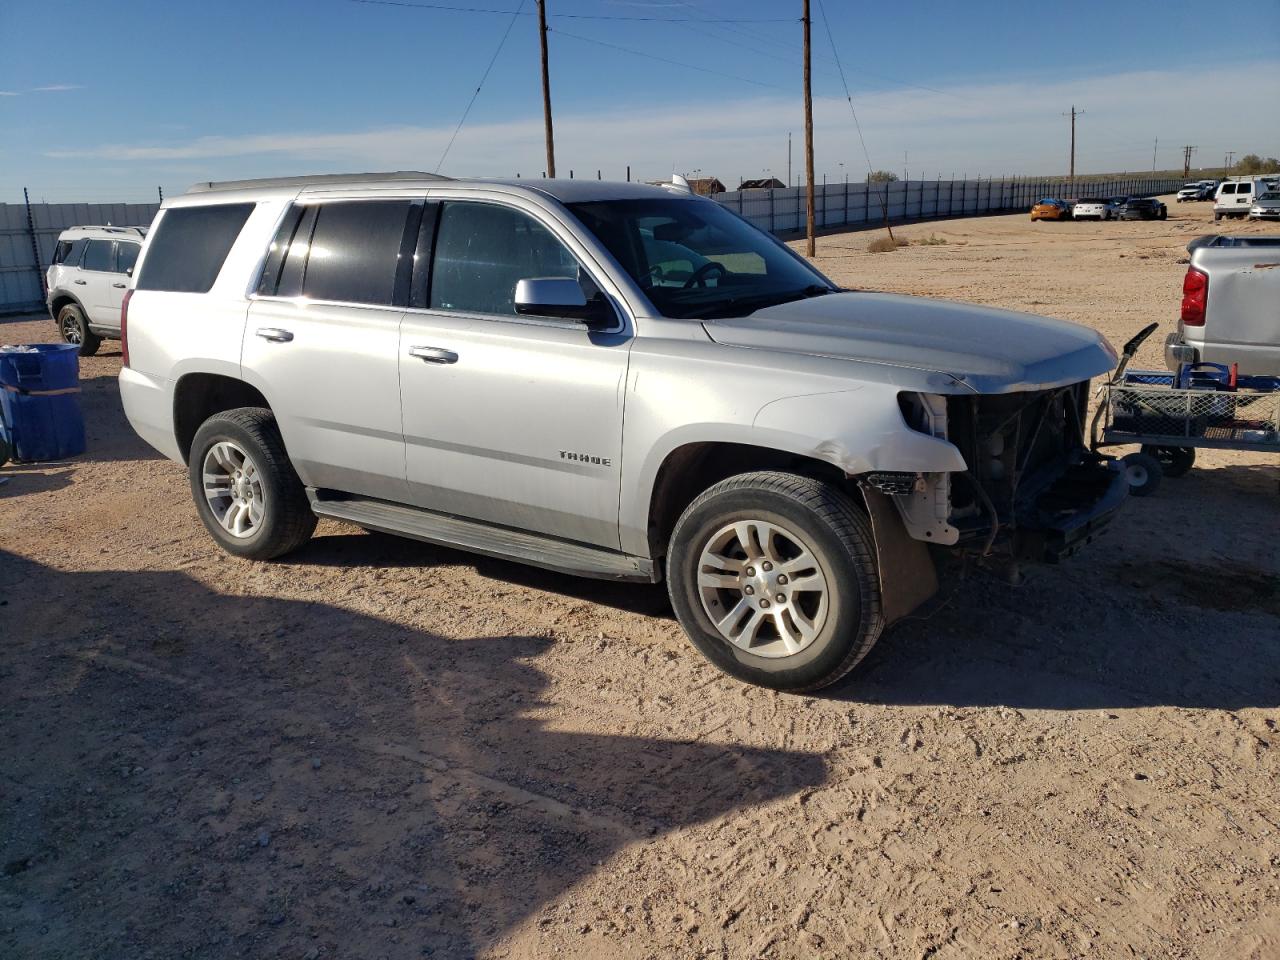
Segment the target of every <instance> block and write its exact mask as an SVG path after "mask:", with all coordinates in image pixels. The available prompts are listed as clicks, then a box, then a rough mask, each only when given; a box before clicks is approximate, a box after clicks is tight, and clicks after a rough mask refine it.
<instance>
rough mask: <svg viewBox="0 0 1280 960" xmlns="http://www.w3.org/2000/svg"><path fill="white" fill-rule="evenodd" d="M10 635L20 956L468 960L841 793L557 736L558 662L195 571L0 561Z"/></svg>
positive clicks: (764, 773)
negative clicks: (591, 888) (238, 588)
mask: <svg viewBox="0 0 1280 960" xmlns="http://www.w3.org/2000/svg"><path fill="white" fill-rule="evenodd" d="M227 587H234V584H230V583H228V584H225V585H224V588H227ZM0 629H2V630H3V633H4V635H5V637H6V640H7V641H8V642H7V651H6V657H5V660H4V662H3V664H0V693H2V695H3V699H0V702H2V703H4V704H5V705H6V708H7V709H6V714H7V715H6V718H5V727H6V731H5V732H6V736H5V737H4V739H3V747H0V770H2V771H3V774H2V775H0V851H2V855H0V861H2V862H3V866H4V876H3V877H0V954H3V955H7V956H33V955H36V954H39V955H43V956H140V955H143V954H150V953H154V954H155V955H166V956H177V955H181V956H196V955H198V956H202V957H224V956H226V957H230V956H247V955H252V956H277V955H281V956H303V955H304V954H307V953H308V951H312V950H314V951H317V953H318V955H321V956H386V957H395V958H400V957H405V958H408V957H415V958H416V957H422V956H437V957H448V958H451V960H452V958H468V957H473V956H475V955H476V954H477V953H478V952H480V951H482V950H484V949H486V948H487V947H488V946H489V945H491V944H492V943H493V942H494V941H495V940H496V939H498V938H500V937H502V936H503V935H504V933H506V932H508V931H510V930H511V928H512V927H513V926H514V925H516V924H518V923H520V922H521V921H523V920H525V919H526V918H528V917H529V916H530V915H531V914H533V913H536V912H537V911H539V910H540V909H541V908H543V907H544V906H545V905H547V904H549V903H551V902H553V901H554V900H556V899H557V898H558V897H560V896H562V895H563V894H564V893H565V891H566V890H567V889H568V888H570V887H571V886H573V885H574V884H576V883H578V882H579V881H581V880H583V879H584V878H585V877H586V876H588V875H589V874H590V873H592V872H593V871H594V870H595V869H597V867H598V866H599V865H600V864H601V863H602V862H606V861H607V860H608V859H609V858H610V856H611V855H613V854H615V853H617V852H618V851H619V850H620V849H622V848H624V847H627V846H629V845H633V844H637V843H644V842H646V841H648V840H649V838H651V837H654V836H660V835H662V834H664V833H666V832H668V831H672V830H678V829H681V828H685V827H689V826H692V825H694V824H698V823H703V822H706V821H708V820H711V819H713V818H718V817H721V816H724V815H726V814H729V813H731V812H732V811H734V810H737V809H739V808H744V807H745V808H749V807H753V806H759V805H766V804H769V803H772V802H775V801H778V800H780V799H782V798H785V797H787V796H789V795H791V794H794V793H796V792H797V791H800V790H803V789H806V788H809V787H814V786H817V785H819V784H821V783H823V782H824V780H825V779H826V777H827V767H826V763H825V761H824V760H823V759H822V758H821V757H819V756H817V755H814V754H808V753H802V752H794V751H784V750H767V749H753V748H748V747H739V746H733V745H717V744H712V743H706V742H698V741H695V740H668V739H659V738H654V737H648V736H615V735H607V734H599V733H592V732H582V731H586V730H589V729H590V727H591V723H590V721H589V718H583V720H582V722H580V723H579V722H576V721H575V720H574V719H573V718H572V717H568V718H565V717H558V718H557V721H556V723H555V725H554V726H553V725H550V724H549V723H548V722H547V721H546V720H545V719H544V717H546V716H547V712H546V707H547V706H548V704H546V703H545V702H544V701H543V699H542V698H543V697H544V696H545V693H546V690H547V686H548V681H547V679H546V677H545V675H544V674H543V672H542V671H541V670H540V669H539V668H538V666H537V660H538V658H539V657H540V656H541V655H543V654H544V653H545V652H546V651H547V650H548V648H549V647H550V646H551V641H549V640H546V639H543V638H534V637H525V636H499V637H482V638H475V639H451V638H445V637H441V636H437V635H435V634H432V633H430V632H427V631H425V630H422V629H419V628H417V627H416V626H412V625H405V624H398V623H392V622H387V621H383V620H379V619H375V618H372V617H368V616H364V615H362V614H359V613H356V612H353V611H351V610H349V609H345V608H343V607H339V606H333V605H329V604H325V603H303V602H295V601H285V600H278V599H274V598H270V597H254V596H245V595H229V594H225V593H221V592H218V591H215V590H213V589H210V588H209V587H208V586H206V585H205V584H203V583H200V582H198V581H196V580H194V579H191V578H189V577H187V576H185V575H183V574H180V573H176V572H146V573H127V574H122V573H120V572H118V571H117V572H101V573H64V572H60V571H57V570H54V569H51V568H48V567H45V566H42V565H40V564H37V563H33V562H31V561H28V560H25V559H21V558H19V557H17V556H15V555H13V554H11V553H5V552H2V551H0Z"/></svg>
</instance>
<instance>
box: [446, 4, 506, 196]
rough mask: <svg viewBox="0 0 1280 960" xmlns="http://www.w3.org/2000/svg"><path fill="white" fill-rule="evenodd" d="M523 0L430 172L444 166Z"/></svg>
mask: <svg viewBox="0 0 1280 960" xmlns="http://www.w3.org/2000/svg"><path fill="white" fill-rule="evenodd" d="M524 4H525V0H520V6H518V7H517V8H516V9H515V10H513V11H511V20H510V22H509V23H508V24H507V29H506V30H504V31H503V32H502V39H501V40H499V41H498V49H496V50H494V51H493V56H492V57H490V58H489V65H488V66H487V67H485V68H484V75H483V76H482V77H481V78H480V83H479V84H477V85H476V92H475V93H473V94H471V99H470V100H468V101H467V109H465V110H463V111H462V116H461V117H460V118H459V119H458V125H457V126H456V127H454V128H453V136H451V137H450V138H449V144H448V146H446V147H445V148H444V153H442V154H440V162H439V163H437V164H436V168H435V169H434V170H433V171H431V172H432V173H439V172H440V168H441V167H443V166H444V161H445V157H447V156H449V151H450V150H452V149H453V141H455V140H457V139H458V131H459V130H461V129H462V125H463V124H464V123H466V122H467V116H468V115H469V114H470V113H471V108H472V107H473V106H474V105H475V102H476V98H477V97H479V96H480V89H481V88H482V87H483V86H484V82H485V81H486V80H488V79H489V71H490V70H492V69H493V65H494V64H495V63H497V62H498V54H500V53H502V48H503V47H504V46H506V43H507V37H509V36H511V28H512V27H514V26H515V25H516V21H517V20H518V19H520V14H521V12H522V11H523V10H524Z"/></svg>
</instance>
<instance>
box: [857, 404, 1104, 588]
mask: <svg viewBox="0 0 1280 960" xmlns="http://www.w3.org/2000/svg"><path fill="white" fill-rule="evenodd" d="M1088 389H1089V383H1088V381H1081V382H1079V383H1074V384H1070V385H1068V386H1065V387H1057V388H1054V389H1050V390H1037V391H1026V392H1021V393H1003V394H987V395H977V396H974V395H968V396H966V395H951V396H945V397H944V396H938V395H934V394H903V395H902V401H903V413H904V416H905V417H906V419H907V421H908V423H910V424H911V425H912V426H913V427H915V428H916V429H917V430H921V431H923V432H926V433H929V434H930V435H932V436H936V437H939V438H945V439H946V440H948V441H949V442H950V443H952V444H954V445H955V446H956V448H957V449H959V451H960V453H961V454H962V455H963V457H964V460H965V463H966V464H967V465H968V470H966V471H964V472H960V473H950V474H927V475H922V476H918V477H916V478H915V483H914V485H913V487H912V490H911V492H910V493H909V494H904V493H903V492H902V491H901V489H900V488H899V489H893V490H886V489H885V488H884V487H883V486H880V485H878V484H875V485H876V486H877V489H881V490H882V491H884V492H886V493H890V494H891V495H892V497H893V500H894V502H895V503H896V504H897V506H898V508H899V511H900V512H901V513H902V516H903V521H904V523H905V524H906V526H907V528H908V530H909V531H910V532H911V534H912V536H914V537H916V538H917V539H920V540H924V541H925V542H933V543H939V544H943V545H948V546H956V547H959V548H961V549H963V550H966V551H974V552H977V553H979V554H981V555H984V556H985V555H988V554H991V553H993V552H998V553H1001V554H1004V555H1006V556H1008V557H1010V558H1011V559H1016V560H1030V561H1040V562H1049V563H1054V562H1056V561H1058V560H1060V559H1062V558H1063V557H1066V556H1069V555H1071V554H1072V553H1074V552H1075V551H1077V550H1078V549H1080V548H1081V547H1083V546H1084V545H1085V544H1087V543H1089V542H1090V541H1092V540H1093V539H1094V537H1095V536H1097V534H1098V533H1099V532H1100V531H1101V529H1102V528H1103V527H1104V526H1105V525H1106V524H1107V523H1108V522H1109V521H1110V520H1111V518H1112V516H1113V515H1114V514H1115V511H1116V510H1117V509H1118V508H1119V506H1120V504H1121V503H1123V502H1124V499H1125V497H1126V496H1127V495H1128V484H1127V483H1126V481H1125V478H1124V474H1123V472H1122V471H1121V470H1120V469H1119V468H1118V466H1116V465H1115V464H1113V463H1111V462H1109V461H1107V460H1104V459H1103V458H1101V457H1099V456H1097V455H1096V454H1094V453H1092V452H1091V451H1090V450H1089V448H1088V446H1087V445H1086V442H1085V432H1084V421H1085V411H1086V407H1087V404H1088Z"/></svg>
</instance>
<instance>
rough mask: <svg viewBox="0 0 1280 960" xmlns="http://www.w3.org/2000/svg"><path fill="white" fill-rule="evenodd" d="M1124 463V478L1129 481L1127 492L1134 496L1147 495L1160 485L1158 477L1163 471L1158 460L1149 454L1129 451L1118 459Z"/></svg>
mask: <svg viewBox="0 0 1280 960" xmlns="http://www.w3.org/2000/svg"><path fill="white" fill-rule="evenodd" d="M1120 462H1121V463H1123V464H1124V475H1125V479H1126V480H1128V481H1129V492H1130V493H1131V494H1133V495H1134V496H1135V497H1149V496H1151V494H1153V493H1155V492H1156V490H1158V489H1159V487H1160V478H1161V477H1162V476H1163V475H1164V471H1163V470H1162V469H1161V468H1160V461H1159V460H1157V459H1156V458H1155V457H1153V456H1151V455H1150V454H1146V453H1130V454H1128V455H1126V456H1125V457H1123V458H1122V459H1121V460H1120Z"/></svg>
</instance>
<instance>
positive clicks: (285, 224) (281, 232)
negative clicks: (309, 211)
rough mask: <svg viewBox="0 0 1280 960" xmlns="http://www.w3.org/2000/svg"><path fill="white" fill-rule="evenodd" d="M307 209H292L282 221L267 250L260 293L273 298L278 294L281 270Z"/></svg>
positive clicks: (259, 285) (259, 280)
mask: <svg viewBox="0 0 1280 960" xmlns="http://www.w3.org/2000/svg"><path fill="white" fill-rule="evenodd" d="M304 210H305V208H303V207H291V208H290V209H289V210H288V212H286V213H285V215H284V219H283V220H281V221H280V228H279V229H278V230H276V235H275V237H274V238H273V239H272V241H271V246H270V247H268V248H267V258H266V260H264V261H263V264H262V276H261V277H260V278H259V279H258V293H260V294H262V295H263V296H268V297H269V296H271V295H272V294H274V293H275V292H276V285H277V284H278V283H279V282H280V270H281V268H282V267H283V266H284V258H285V256H286V255H287V254H288V252H289V247H290V245H291V244H292V243H293V235H294V232H295V231H296V230H297V229H298V221H299V220H301V219H302V214H303V212H304Z"/></svg>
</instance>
